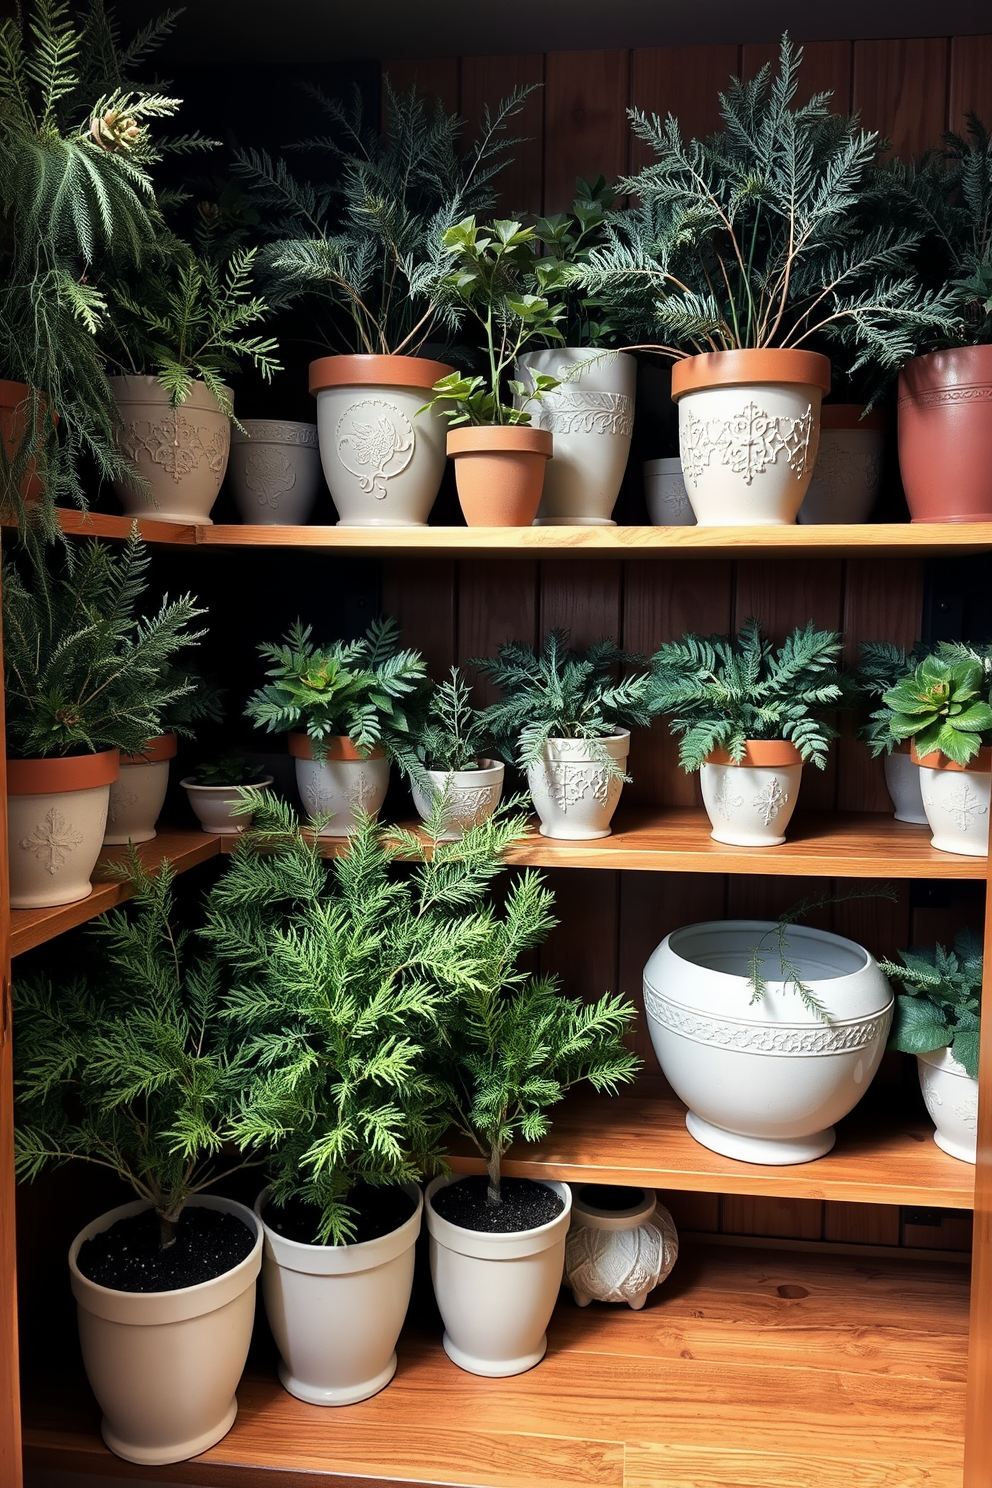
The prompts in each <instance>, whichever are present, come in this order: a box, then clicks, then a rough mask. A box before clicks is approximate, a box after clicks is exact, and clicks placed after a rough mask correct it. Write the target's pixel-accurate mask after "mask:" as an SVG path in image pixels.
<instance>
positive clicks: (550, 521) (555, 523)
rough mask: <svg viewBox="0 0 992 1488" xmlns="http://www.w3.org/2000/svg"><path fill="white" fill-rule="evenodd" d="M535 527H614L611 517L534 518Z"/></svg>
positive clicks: (614, 523)
mask: <svg viewBox="0 0 992 1488" xmlns="http://www.w3.org/2000/svg"><path fill="white" fill-rule="evenodd" d="M532 525H533V526H535V527H615V526H616V525H617V524H616V522H614V520H613V518H612V517H535V518H534V521H533V524H532Z"/></svg>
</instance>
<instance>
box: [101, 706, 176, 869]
mask: <svg viewBox="0 0 992 1488" xmlns="http://www.w3.org/2000/svg"><path fill="white" fill-rule="evenodd" d="M175 755H176V736H175V734H159V736H158V738H156V739H150V740H149V742H148V744H147V746H146V748H145V751H144V753H143V754H122V755H121V772H120V775H119V776H118V777H117V779H116V780H115V781H114V783H113V785H112V786H111V787H110V805H109V807H108V810H107V830H106V832H105V833H104V834H103V840H104V842H105V844H106V845H107V846H108V847H112V846H117V845H118V844H120V843H124V842H151V840H152V838H153V837H154V836H155V824H156V822H157V821H158V819H159V815H160V813H161V810H162V807H163V805H164V804H165V793H166V791H167V790H168V789H169V761H170V760H171V759H174V758H175Z"/></svg>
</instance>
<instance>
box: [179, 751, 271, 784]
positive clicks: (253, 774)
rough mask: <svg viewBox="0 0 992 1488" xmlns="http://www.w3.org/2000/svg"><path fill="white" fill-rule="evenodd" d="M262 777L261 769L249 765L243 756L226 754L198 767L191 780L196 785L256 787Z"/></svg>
mask: <svg viewBox="0 0 992 1488" xmlns="http://www.w3.org/2000/svg"><path fill="white" fill-rule="evenodd" d="M261 776H262V771H261V770H260V769H259V767H258V766H257V765H251V764H249V763H248V761H247V760H246V759H245V757H244V755H243V754H225V755H222V756H221V758H220V759H217V760H207V761H204V762H203V763H202V764H199V765H197V767H196V769H195V770H194V771H193V773H192V775H191V776H190V779H191V780H192V782H193V784H194V785H214V786H219V785H254V783H255V781H256V780H260V779H261Z"/></svg>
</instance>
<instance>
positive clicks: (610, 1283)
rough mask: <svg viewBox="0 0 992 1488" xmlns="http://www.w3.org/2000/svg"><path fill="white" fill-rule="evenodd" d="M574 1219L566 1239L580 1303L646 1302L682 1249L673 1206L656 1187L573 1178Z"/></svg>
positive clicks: (568, 1272) (568, 1276)
mask: <svg viewBox="0 0 992 1488" xmlns="http://www.w3.org/2000/svg"><path fill="white" fill-rule="evenodd" d="M569 1186H570V1187H571V1190H572V1223H571V1226H570V1227H569V1231H568V1238H567V1239H566V1241H565V1280H566V1281H567V1283H568V1285H569V1286H570V1287H571V1288H572V1296H573V1297H574V1298H575V1301H576V1302H577V1304H578V1305H579V1307H588V1305H589V1303H590V1302H592V1301H597V1302H626V1303H627V1304H628V1306H629V1307H632V1308H633V1309H634V1311H635V1312H636V1311H638V1310H639V1309H640V1308H642V1307H643V1306H644V1304H645V1302H646V1301H647V1299H648V1294H649V1292H652V1291H654V1288H655V1287H656V1286H658V1285H659V1283H660V1282H662V1281H664V1279H665V1277H666V1276H667V1275H668V1273H669V1272H670V1271H671V1269H672V1267H673V1266H674V1265H675V1262H676V1260H677V1259H678V1254H679V1239H678V1235H677V1234H676V1232H675V1225H674V1222H673V1220H672V1216H671V1215H670V1214H669V1212H668V1210H667V1209H666V1208H665V1207H664V1206H663V1205H662V1204H659V1203H658V1195H657V1194H656V1193H655V1192H654V1191H653V1190H652V1189H650V1188H614V1187H611V1186H608V1185H607V1184H594V1183H583V1184H574V1183H573V1184H570V1185H569Z"/></svg>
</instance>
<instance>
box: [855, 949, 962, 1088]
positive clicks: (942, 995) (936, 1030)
mask: <svg viewBox="0 0 992 1488" xmlns="http://www.w3.org/2000/svg"><path fill="white" fill-rule="evenodd" d="M900 963H901V964H900ZM880 965H881V968H882V970H883V971H884V972H885V975H886V976H887V977H891V978H892V980H893V981H896V982H899V983H900V985H901V986H902V988H903V991H902V992H900V993H898V994H897V996H896V1007H895V1017H894V1019H893V1023H892V1033H891V1035H890V1037H889V1048H890V1049H900V1050H902V1052H903V1053H904V1054H931V1053H933V1051H934V1050H935V1049H950V1051H951V1053H952V1054H953V1055H954V1058H955V1059H956V1060H957V1061H958V1063H959V1064H961V1065H963V1066H964V1068H965V1070H966V1071H967V1073H968V1074H969V1075H970V1076H971V1078H972V1079H973V1080H976V1079H977V1078H978V1040H979V1034H980V1031H981V1009H982V943H981V940H980V938H979V937H978V936H977V935H975V934H974V933H973V932H972V931H970V930H966V931H963V932H962V934H960V935H959V936H958V937H957V939H956V940H955V942H954V949H953V951H948V950H945V948H944V947H943V946H942V945H935V946H930V947H928V948H927V949H924V950H921V949H919V948H916V949H913V950H909V951H900V952H899V961H882V962H881V963H880Z"/></svg>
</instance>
